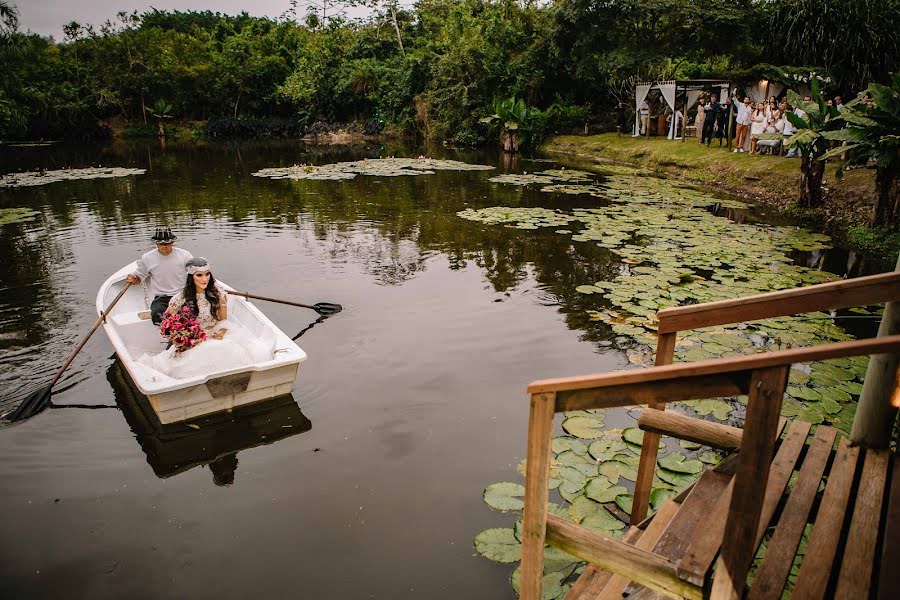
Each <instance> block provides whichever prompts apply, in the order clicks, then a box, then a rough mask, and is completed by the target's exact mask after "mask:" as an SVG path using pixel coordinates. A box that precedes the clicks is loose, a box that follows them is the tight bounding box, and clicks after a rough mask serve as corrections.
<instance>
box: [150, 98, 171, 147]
mask: <svg viewBox="0 0 900 600" xmlns="http://www.w3.org/2000/svg"><path fill="white" fill-rule="evenodd" d="M147 111H148V112H149V113H150V114H152V115H153V116H154V117H155V118H156V135H157V136H159V137H161V138H164V137H166V126H165V125H164V123H165V120H166V119H171V118H172V105H171V104H169V103H168V102H166V101H165V100H163V99H162V98H160V99H158V100H157V101H156V102H154V103H153V108H148V109H147Z"/></svg>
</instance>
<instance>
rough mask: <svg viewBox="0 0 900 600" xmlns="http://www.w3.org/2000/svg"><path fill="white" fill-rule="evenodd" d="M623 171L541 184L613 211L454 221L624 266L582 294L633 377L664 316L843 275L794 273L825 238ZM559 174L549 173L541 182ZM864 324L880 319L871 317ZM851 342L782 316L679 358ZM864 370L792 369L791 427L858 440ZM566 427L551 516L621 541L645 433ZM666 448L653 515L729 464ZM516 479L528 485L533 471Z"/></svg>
mask: <svg viewBox="0 0 900 600" xmlns="http://www.w3.org/2000/svg"><path fill="white" fill-rule="evenodd" d="M620 173H621V172H620ZM620 173H615V174H612V175H611V176H609V177H607V178H605V179H603V180H602V181H601V180H596V181H595V180H591V179H589V180H588V181H580V180H576V181H577V183H573V182H572V181H571V180H570V181H566V182H563V183H551V184H546V183H545V182H543V181H534V183H541V184H542V185H545V186H546V187H544V188H543V190H544V191H546V192H547V193H548V197H549V199H551V201H552V198H553V196H552V194H554V193H562V194H590V195H593V196H598V197H602V198H604V199H606V200H608V201H610V202H611V203H610V204H609V205H607V206H596V205H589V206H587V207H584V208H577V209H574V210H571V211H561V210H554V211H551V210H550V209H547V208H510V207H491V208H484V209H480V210H473V209H467V210H464V211H461V212H459V213H457V214H458V216H460V217H461V218H464V219H468V220H472V221H477V222H481V223H485V224H492V225H493V224H504V225H507V226H510V225H512V226H514V227H517V228H520V229H537V228H539V227H547V226H550V225H551V224H560V225H563V224H564V225H565V228H563V229H555V230H554V231H555V233H556V234H558V235H567V236H569V237H570V239H571V240H572V241H573V242H576V243H588V244H596V245H598V246H600V247H603V248H606V249H608V250H610V251H611V252H613V253H615V254H617V255H618V256H619V257H620V260H621V266H620V268H619V271H618V275H617V276H616V277H614V278H613V279H611V280H610V281H595V282H591V281H585V282H582V283H581V284H580V285H578V286H577V287H575V291H577V292H578V293H580V294H583V295H584V296H585V297H586V299H590V300H589V301H591V300H594V301H596V306H594V307H592V308H591V309H590V310H589V311H588V314H589V317H590V319H591V320H594V321H598V322H601V323H603V324H605V326H606V327H609V329H610V330H611V331H612V332H613V333H614V334H616V335H617V336H618V343H619V345H620V347H624V348H627V356H628V360H629V362H630V363H631V364H634V365H642V366H649V365H652V364H653V358H654V351H655V347H656V339H657V333H656V332H657V327H658V319H657V317H656V314H657V312H658V311H660V310H661V309H664V308H668V307H670V306H679V305H684V304H695V303H703V302H711V301H715V300H724V299H731V298H736V297H740V296H747V295H752V294H757V293H764V292H769V291H773V290H778V289H785V288H791V287H797V286H803V285H811V284H816V283H822V282H826V281H829V280H832V279H834V278H836V277H837V276H836V275H834V274H832V273H827V272H824V271H820V270H816V269H811V268H807V267H804V266H800V265H797V264H795V262H794V260H793V259H792V257H791V254H792V253H794V252H795V251H813V250H819V249H825V248H829V247H830V240H829V238H828V237H827V236H825V235H821V234H817V233H813V232H810V231H806V230H803V229H800V228H796V227H783V226H774V225H765V224H758V223H756V224H741V223H736V222H735V221H733V220H731V219H728V218H726V217H722V216H717V215H716V214H715V213H714V212H711V209H712V210H717V209H719V208H735V209H740V208H744V207H745V205H744V204H743V203H741V202H738V201H734V200H727V199H724V200H723V199H720V198H716V197H713V196H712V195H710V194H708V193H706V192H703V191H700V190H696V189H692V188H689V187H686V186H683V185H680V184H677V183H672V182H669V181H665V180H662V179H657V178H653V177H634V176H627V175H624V174H620ZM557 174H558V173H557V172H555V171H543V172H541V173H535V174H534V177H553V176H555V175H557ZM579 176H580V175H579ZM519 181H521V180H519ZM510 182H512V181H510ZM856 312H860V313H861V314H871V313H872V311H870V310H868V309H860V310H858V311H856ZM847 339H851V336H850V335H848V334H847V333H846V332H845V331H844V330H843V329H841V328H840V327H839V326H838V325H837V324H836V323H835V321H834V318H833V316H832V315H829V314H826V313H813V314H809V315H803V316H799V317H780V318H774V319H766V320H761V321H755V322H749V323H742V324H737V325H729V326H717V327H708V328H704V329H699V330H694V331H685V332H680V333H679V336H678V340H677V342H676V345H675V360H676V361H691V362H693V361H699V360H706V359H710V358H719V357H723V356H729V355H742V354H748V353H753V352H763V351H771V350H777V349H784V348H787V347H798V346H809V345H813V344H820V343H827V342H834V341H841V340H847ZM867 363H868V358H867V357H855V358H844V359H837V360H832V361H827V362H821V363H815V364H812V365H794V367H793V368H792V369H791V371H790V377H789V386H788V388H787V393H786V395H785V397H784V400H783V404H782V411H781V412H782V415H784V416H786V417H790V418H799V419H803V420H806V421H809V422H811V423H814V424H818V423H828V424H830V425H833V426H834V427H836V428H838V429H839V430H840V431H842V432H844V433H849V428H850V425H851V423H852V421H853V415H854V412H855V409H856V401H857V400H856V398H857V397H858V396H859V394H860V392H861V390H862V384H861V379H862V377H863V376H864V375H865V371H866V365H867ZM746 402H747V398H746V396H738V397H733V398H720V399H716V398H713V399H703V400H693V401H684V402H678V403H674V404H672V405H670V409H671V410H679V411H682V412H687V413H691V414H694V415H697V416H698V417H701V418H706V419H710V420H716V421H720V422H728V423H735V424H740V421H741V419H742V417H743V413H744V405H745V404H746ZM562 423H563V425H562V426H563V430H564V431H565V433H566V435H562V436H558V437H556V438H554V439H553V442H552V451H553V454H552V459H551V468H550V485H549V487H550V489H551V490H556V493H558V494H559V496H560V497H561V498H562V500H563V501H564V502H565V503H564V504H563V505H562V506H559V505H555V504H551V506H553V507H556V508H555V509H554V511H555V513H554V514H559V515H560V516H562V517H563V518H568V519H570V520H573V521H575V522H581V523H583V524H584V523H585V521H587V519H588V518H591V517H592V516H594V515H598V516H596V519H595V520H596V521H598V525H599V528H601V529H603V530H604V531H606V532H607V533H615V531H618V529H613V528H612V527H608V524H609V519H610V518H611V519H613V520H614V521H615V522H616V523H618V525H617V527H620V528H624V523H625V522H624V520H623V519H624V517H625V515H624V514H623V513H629V512H630V510H631V504H632V494H631V492H630V491H629V490H631V489H633V482H634V480H635V479H636V476H637V466H638V462H639V454H640V450H641V445H642V443H643V432H642V431H640V430H639V429H636V428H633V427H631V428H625V429H624V430H622V429H605V428H604V427H605V421H604V413H603V411H579V412H577V413H568V414H567V415H566V417H565V419H564V420H563V422H562ZM660 448H661V449H662V450H661V452H660V455H659V457H658V461H657V468H656V472H655V476H654V479H653V490H652V492H651V498H650V507H651V510H655V509H657V508H658V507H659V506H660V505H661V504H662V503H663V502H665V501H666V500H667V499H668V498H670V497H672V496H673V495H674V494H675V493H677V492H678V490H681V489H683V488H684V487H686V486H688V485H690V484H692V483H693V482H694V481H696V480H697V478H698V477H699V476H700V473H701V472H702V471H703V469H704V468H705V465H715V464H717V463H718V462H719V461H720V460H721V456H720V455H719V454H718V453H716V452H711V451H709V450H707V449H704V448H703V447H701V446H700V445H699V444H690V443H686V444H676V443H675V442H674V440H664V441H662V442H660ZM519 470H520V472H521V473H522V474H524V463H523V464H522V465H520V469H519ZM601 509H602V511H603V512H600V511H601ZM604 523H606V524H607V528H606V529H604V528H603V526H602V524H604ZM562 572H563V571H559V572H557V571H547V570H545V579H548V580H549V581H551V583H552V585H553V587H552V590H553V591H557V590H559V589H562V588H564V587H565V586H566V585H567V584H568V583H570V582H571V580H572V578H574V576H576V575H577V574H578V571H577V570H575V571H573V572H571V573H569V575H568V576H566V577H563V578H562V579H559V581H557V578H558V577H559V575H560V573H562Z"/></svg>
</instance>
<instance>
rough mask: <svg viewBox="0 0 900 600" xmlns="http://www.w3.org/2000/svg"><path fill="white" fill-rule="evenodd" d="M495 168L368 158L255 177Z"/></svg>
mask: <svg viewBox="0 0 900 600" xmlns="http://www.w3.org/2000/svg"><path fill="white" fill-rule="evenodd" d="M493 168H494V167H490V166H487V165H474V164H469V163H464V162H460V161H456V160H439V159H435V158H424V157H422V158H366V159H363V160H355V161H352V162H340V163H332V164H328V165H294V166H292V167H271V168H268V169H261V170H259V171H257V172H255V173H253V176H254V177H267V178H269V179H312V180H321V181H328V180H342V179H354V178H355V177H356V176H357V175H370V176H374V177H400V176H404V175H434V172H435V171H489V170H491V169H493Z"/></svg>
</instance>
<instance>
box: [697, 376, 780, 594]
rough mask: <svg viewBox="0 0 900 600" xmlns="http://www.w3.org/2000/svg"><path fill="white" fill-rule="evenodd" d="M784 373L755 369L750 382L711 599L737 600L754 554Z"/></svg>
mask: <svg viewBox="0 0 900 600" xmlns="http://www.w3.org/2000/svg"><path fill="white" fill-rule="evenodd" d="M787 376H788V367H786V366H781V367H774V368H768V369H760V370H757V371H754V372H753V377H752V378H751V379H750V393H749V398H748V400H747V416H746V418H745V420H744V439H743V444H742V445H741V453H740V458H739V459H738V467H737V472H736V473H735V474H734V491H733V492H732V494H731V505H730V506H729V509H728V520H727V521H726V523H725V533H724V535H723V537H722V550H721V557H720V558H719V563H718V567H717V568H716V576H715V578H714V579H713V587H712V592H711V598H714V599H716V600H719V599H725V598H734V599H737V598H741V597H742V596H743V595H744V586H745V585H746V580H747V572H748V571H749V570H750V563H751V562H752V561H753V556H754V554H756V547H755V545H750V544H748V543H747V541H748V540H752V539H754V537H755V536H756V531H757V529H758V528H759V525H760V515H761V514H762V511H763V502H764V500H765V496H766V487H768V486H767V485H766V484H767V482H768V479H769V469H770V467H771V465H772V456H773V454H774V452H775V441H776V440H775V436H774V435H773V431H775V427H776V426H777V425H778V414H779V412H780V410H781V400H782V398H783V397H784V389H785V387H787Z"/></svg>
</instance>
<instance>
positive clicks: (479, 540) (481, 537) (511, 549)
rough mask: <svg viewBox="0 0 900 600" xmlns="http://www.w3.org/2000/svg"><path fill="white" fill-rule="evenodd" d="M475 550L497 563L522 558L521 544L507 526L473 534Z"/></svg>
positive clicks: (512, 561) (510, 561) (511, 561)
mask: <svg viewBox="0 0 900 600" xmlns="http://www.w3.org/2000/svg"><path fill="white" fill-rule="evenodd" d="M475 550H476V551H477V552H478V554H480V555H482V556H483V557H485V558H487V559H490V560H493V561H495V562H499V563H514V562H516V561H517V560H520V559H521V558H522V544H520V543H519V540H517V539H516V535H515V532H514V531H513V530H512V529H511V528H509V527H502V528H496V529H485V530H484V531H482V532H481V533H479V534H478V535H476V536H475Z"/></svg>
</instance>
